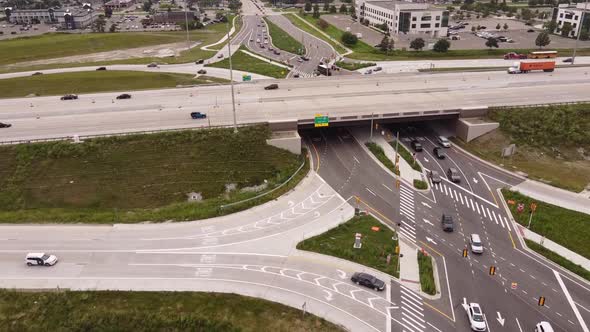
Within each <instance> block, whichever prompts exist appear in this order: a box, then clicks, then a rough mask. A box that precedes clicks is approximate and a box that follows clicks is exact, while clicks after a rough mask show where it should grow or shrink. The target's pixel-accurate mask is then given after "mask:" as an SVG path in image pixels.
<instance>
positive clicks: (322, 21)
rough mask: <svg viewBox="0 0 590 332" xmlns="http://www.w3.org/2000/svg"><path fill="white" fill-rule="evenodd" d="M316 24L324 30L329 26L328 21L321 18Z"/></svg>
mask: <svg viewBox="0 0 590 332" xmlns="http://www.w3.org/2000/svg"><path fill="white" fill-rule="evenodd" d="M317 24H318V26H319V27H320V29H322V30H326V29H327V28H328V27H329V26H330V24H329V23H328V22H326V20H324V19H321V18H320V19H319V20H318V23H317Z"/></svg>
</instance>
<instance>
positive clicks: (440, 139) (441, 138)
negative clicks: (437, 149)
mask: <svg viewBox="0 0 590 332" xmlns="http://www.w3.org/2000/svg"><path fill="white" fill-rule="evenodd" d="M436 140H437V141H438V144H440V145H442V146H444V147H445V148H450V147H451V141H449V139H448V138H446V137H444V136H438V137H437V138H436Z"/></svg>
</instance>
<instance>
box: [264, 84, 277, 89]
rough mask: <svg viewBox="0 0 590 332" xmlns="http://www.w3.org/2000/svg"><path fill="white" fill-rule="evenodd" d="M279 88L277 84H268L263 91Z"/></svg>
mask: <svg viewBox="0 0 590 332" xmlns="http://www.w3.org/2000/svg"><path fill="white" fill-rule="evenodd" d="M278 88H279V85H278V84H270V85H267V86H265V87H264V90H276V89H278Z"/></svg>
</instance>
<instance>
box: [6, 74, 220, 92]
mask: <svg viewBox="0 0 590 332" xmlns="http://www.w3.org/2000/svg"><path fill="white" fill-rule="evenodd" d="M226 82H229V81H228V80H225V79H221V78H215V77H208V76H199V77H198V78H195V76H194V75H190V74H174V73H153V72H140V71H119V70H107V71H82V72H69V73H59V74H43V75H35V76H26V77H15V78H7V79H0V98H15V97H25V96H28V95H37V96H50V95H63V94H67V93H76V94H79V93H91V92H107V91H132V90H147V89H161V88H174V87H176V86H177V85H192V84H211V83H226Z"/></svg>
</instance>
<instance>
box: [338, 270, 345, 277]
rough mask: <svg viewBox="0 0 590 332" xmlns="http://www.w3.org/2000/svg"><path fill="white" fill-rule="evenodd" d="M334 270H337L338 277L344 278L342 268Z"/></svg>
mask: <svg viewBox="0 0 590 332" xmlns="http://www.w3.org/2000/svg"><path fill="white" fill-rule="evenodd" d="M336 272H338V276H339V277H340V279H344V278H346V272H344V271H342V270H336Z"/></svg>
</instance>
